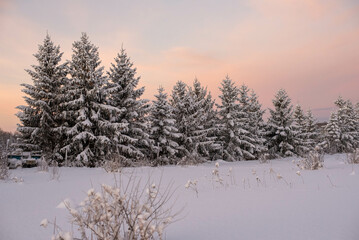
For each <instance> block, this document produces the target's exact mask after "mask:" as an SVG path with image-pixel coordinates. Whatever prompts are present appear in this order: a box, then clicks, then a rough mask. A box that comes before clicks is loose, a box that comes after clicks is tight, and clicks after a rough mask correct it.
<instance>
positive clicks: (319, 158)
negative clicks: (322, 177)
mask: <svg viewBox="0 0 359 240" xmlns="http://www.w3.org/2000/svg"><path fill="white" fill-rule="evenodd" d="M323 163H324V155H323V154H322V153H321V152H320V151H319V150H318V148H315V149H314V151H310V152H309V153H308V155H307V157H305V158H304V159H302V160H301V161H300V162H299V163H298V167H299V168H301V169H306V170H317V169H319V168H322V167H323Z"/></svg>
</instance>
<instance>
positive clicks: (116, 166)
mask: <svg viewBox="0 0 359 240" xmlns="http://www.w3.org/2000/svg"><path fill="white" fill-rule="evenodd" d="M125 160H126V159H125V157H123V156H121V155H115V154H112V155H110V159H109V160H107V161H105V163H104V164H103V166H102V167H103V169H105V171H106V172H110V173H113V172H121V171H122V168H123V167H124V166H125V164H124V162H125Z"/></svg>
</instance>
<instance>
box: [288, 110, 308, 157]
mask: <svg viewBox="0 0 359 240" xmlns="http://www.w3.org/2000/svg"><path fill="white" fill-rule="evenodd" d="M292 128H293V130H294V131H295V137H294V149H295V152H296V153H297V154H298V155H300V156H305V155H306V154H307V153H308V152H309V150H310V148H309V143H308V137H307V132H306V131H307V121H306V116H305V114H304V112H303V109H302V107H301V106H300V105H299V104H297V105H296V106H295V109H294V114H293V126H292Z"/></svg>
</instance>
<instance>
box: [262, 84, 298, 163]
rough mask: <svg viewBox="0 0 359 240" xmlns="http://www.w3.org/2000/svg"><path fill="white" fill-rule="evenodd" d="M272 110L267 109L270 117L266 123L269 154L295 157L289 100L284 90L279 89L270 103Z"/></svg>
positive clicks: (291, 107)
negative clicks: (271, 103)
mask: <svg viewBox="0 0 359 240" xmlns="http://www.w3.org/2000/svg"><path fill="white" fill-rule="evenodd" d="M272 102H273V105H274V109H269V112H270V116H269V119H268V122H267V133H266V136H267V146H268V151H269V153H270V154H271V155H272V156H273V157H275V156H282V157H288V156H293V155H295V152H294V151H295V149H294V146H293V145H294V137H295V131H294V130H293V128H292V122H293V120H292V115H293V112H292V109H293V106H292V105H291V100H290V98H289V97H288V95H287V92H286V91H285V90H284V89H280V90H279V91H278V92H277V94H276V95H275V98H274V100H273V101H272Z"/></svg>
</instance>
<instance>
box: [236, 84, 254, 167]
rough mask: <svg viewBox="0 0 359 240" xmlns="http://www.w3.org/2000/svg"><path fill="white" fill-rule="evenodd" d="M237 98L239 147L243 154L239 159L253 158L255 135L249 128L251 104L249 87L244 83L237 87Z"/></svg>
mask: <svg viewBox="0 0 359 240" xmlns="http://www.w3.org/2000/svg"><path fill="white" fill-rule="evenodd" d="M238 92H239V98H238V102H239V104H238V116H237V121H238V126H239V131H240V134H239V138H240V142H241V143H240V148H241V149H242V154H243V156H242V157H241V160H253V159H255V158H256V156H255V149H256V144H257V143H256V137H255V134H256V133H254V132H252V131H251V130H252V129H251V126H250V124H251V123H250V121H251V120H252V119H251V109H250V108H251V104H250V99H249V96H248V92H249V89H248V87H247V86H246V85H244V84H243V85H241V86H240V87H239V89H238Z"/></svg>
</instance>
